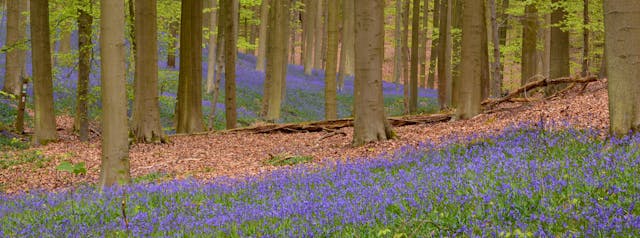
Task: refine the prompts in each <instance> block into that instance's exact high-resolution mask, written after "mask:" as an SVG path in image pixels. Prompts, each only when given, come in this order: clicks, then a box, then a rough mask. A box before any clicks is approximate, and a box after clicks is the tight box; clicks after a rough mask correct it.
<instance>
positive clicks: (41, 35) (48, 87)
mask: <svg viewBox="0 0 640 238" xmlns="http://www.w3.org/2000/svg"><path fill="white" fill-rule="evenodd" d="M30 6H31V9H30V10H31V14H30V16H31V19H30V21H31V22H30V24H31V39H32V40H31V46H32V49H33V50H32V52H33V53H32V54H33V58H32V59H31V60H32V63H31V65H33V96H34V100H33V101H34V104H35V120H34V124H35V128H34V130H35V134H34V136H33V141H34V143H35V144H37V145H43V144H46V143H48V142H50V141H54V140H56V138H57V135H56V117H55V112H54V108H53V82H52V75H51V45H50V44H51V43H50V41H49V36H50V34H49V1H48V0H37V1H33V2H31V4H30Z"/></svg>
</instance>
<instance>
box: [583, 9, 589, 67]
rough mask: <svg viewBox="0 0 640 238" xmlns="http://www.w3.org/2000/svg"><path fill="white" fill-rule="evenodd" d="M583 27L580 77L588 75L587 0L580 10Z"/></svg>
mask: <svg viewBox="0 0 640 238" xmlns="http://www.w3.org/2000/svg"><path fill="white" fill-rule="evenodd" d="M582 15H583V22H582V24H583V25H584V27H583V28H582V77H586V76H587V75H589V65H590V63H591V61H590V60H589V23H590V22H589V21H590V19H589V0H584V8H583V10H582Z"/></svg>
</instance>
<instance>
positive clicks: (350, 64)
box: [338, 0, 355, 90]
mask: <svg viewBox="0 0 640 238" xmlns="http://www.w3.org/2000/svg"><path fill="white" fill-rule="evenodd" d="M353 4H354V2H353V0H342V7H343V8H342V48H341V50H340V75H339V77H338V89H339V90H342V89H343V88H344V78H345V77H346V76H353V72H354V59H355V50H354V49H355V39H354V34H355V30H354V27H355V17H354V14H353V8H354V6H353Z"/></svg>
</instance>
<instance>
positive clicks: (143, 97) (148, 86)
mask: <svg viewBox="0 0 640 238" xmlns="http://www.w3.org/2000/svg"><path fill="white" fill-rule="evenodd" d="M135 4H136V6H135V14H134V15H135V17H134V19H135V20H134V21H135V29H136V30H135V38H134V40H135V41H137V42H139V43H141V44H135V45H137V49H136V51H135V54H136V57H135V59H136V63H135V87H134V90H135V97H134V102H133V113H132V114H133V116H132V117H133V122H132V128H131V132H132V134H133V137H134V140H135V141H137V142H142V143H158V142H162V141H164V140H165V139H164V133H163V131H162V126H161V125H160V102H159V100H158V97H159V95H158V90H157V88H158V39H157V38H158V37H157V31H158V26H157V25H156V16H157V10H156V1H155V0H136V1H135Z"/></svg>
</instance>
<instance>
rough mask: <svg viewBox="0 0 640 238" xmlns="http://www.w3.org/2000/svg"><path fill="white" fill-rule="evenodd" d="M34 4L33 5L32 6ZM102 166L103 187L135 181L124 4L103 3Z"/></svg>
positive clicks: (108, 1) (108, 0) (101, 38)
mask: <svg viewBox="0 0 640 238" xmlns="http://www.w3.org/2000/svg"><path fill="white" fill-rule="evenodd" d="M32 4H33V3H32ZM100 11H101V12H102V16H101V19H100V58H101V59H102V60H101V61H100V65H101V69H102V70H101V71H102V73H101V80H100V81H101V86H102V91H101V92H102V163H101V165H100V180H99V182H98V184H99V185H100V187H103V188H105V187H109V186H112V185H114V184H124V183H129V182H130V181H131V175H130V171H129V142H128V135H127V134H128V132H129V131H128V126H127V95H126V78H125V73H126V68H125V60H126V58H125V52H124V39H125V36H124V27H125V26H124V22H125V16H124V1H113V0H102V1H101V2H100Z"/></svg>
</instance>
